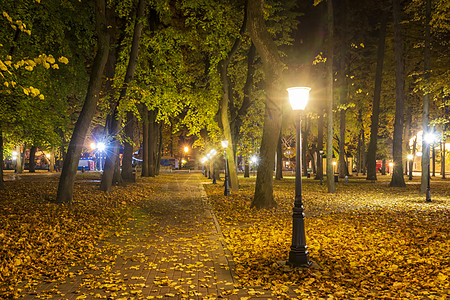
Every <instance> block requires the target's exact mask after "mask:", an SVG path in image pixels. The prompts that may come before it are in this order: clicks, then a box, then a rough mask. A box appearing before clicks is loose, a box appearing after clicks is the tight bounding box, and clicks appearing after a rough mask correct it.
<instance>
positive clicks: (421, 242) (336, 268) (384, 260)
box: [205, 176, 450, 299]
mask: <svg viewBox="0 0 450 300" xmlns="http://www.w3.org/2000/svg"><path fill="white" fill-rule="evenodd" d="M389 180H390V178H389V177H387V176H386V177H384V176H382V177H380V178H379V180H378V181H377V182H375V183H374V182H368V181H366V180H365V179H364V178H362V177H359V178H358V177H351V178H350V180H349V183H347V184H346V183H344V182H343V181H341V182H339V183H337V193H336V194H328V193H327V190H326V185H319V182H318V181H316V180H313V179H304V180H303V202H304V207H305V215H306V221H305V222H306V234H307V244H308V248H309V251H310V258H311V259H312V260H313V261H314V262H315V263H316V264H317V265H318V266H319V267H318V268H310V269H295V270H288V269H287V268H286V267H284V266H283V265H282V263H280V261H282V260H287V258H288V253H289V247H290V241H291V234H292V213H291V211H292V206H293V198H294V197H293V195H294V177H286V176H285V178H284V179H283V180H281V181H274V198H275V200H276V202H277V203H278V204H279V207H278V208H276V209H271V210H255V209H250V208H249V206H250V202H251V199H252V195H253V192H254V188H255V184H254V183H255V180H254V178H250V179H248V178H241V179H240V186H241V190H240V191H239V192H237V193H232V195H231V196H228V197H225V196H223V186H222V185H221V184H218V185H205V188H206V190H207V193H208V197H209V199H210V201H211V202H212V204H213V207H214V211H215V214H216V216H217V219H218V221H219V223H220V225H221V228H222V232H223V234H224V236H225V238H226V242H227V243H228V248H229V250H230V251H231V253H232V255H233V258H234V261H235V264H236V270H235V271H236V275H237V276H238V278H239V281H240V282H241V283H242V284H243V285H244V286H262V287H263V288H264V289H267V290H272V291H274V292H276V293H277V294H278V295H279V296H280V297H283V296H284V297H286V298H289V297H288V295H289V296H291V297H292V294H294V295H295V296H296V297H298V298H301V299H305V298H307V299H333V298H336V299H349V298H351V299H368V298H372V299H448V297H449V295H450V278H449V276H450V240H449V233H450V181H449V180H446V181H445V180H441V179H438V178H433V180H432V182H431V195H432V202H431V203H426V202H425V197H424V195H423V194H420V193H419V185H420V182H419V181H418V180H419V179H414V180H413V181H412V182H409V181H408V182H407V187H405V188H390V187H389V186H388V184H389Z"/></svg>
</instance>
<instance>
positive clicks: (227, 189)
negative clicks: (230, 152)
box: [222, 141, 230, 196]
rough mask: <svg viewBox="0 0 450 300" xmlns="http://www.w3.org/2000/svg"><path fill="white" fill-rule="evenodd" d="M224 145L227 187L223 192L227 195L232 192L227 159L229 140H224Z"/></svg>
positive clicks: (225, 184)
mask: <svg viewBox="0 0 450 300" xmlns="http://www.w3.org/2000/svg"><path fill="white" fill-rule="evenodd" d="M222 147H223V155H224V157H225V183H224V186H225V189H224V192H223V194H224V195H225V196H228V195H229V194H230V185H229V183H228V159H227V147H228V141H222Z"/></svg>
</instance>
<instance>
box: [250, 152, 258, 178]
mask: <svg viewBox="0 0 450 300" xmlns="http://www.w3.org/2000/svg"><path fill="white" fill-rule="evenodd" d="M250 159H251V162H252V164H253V176H255V167H256V163H257V162H258V158H257V157H256V156H255V155H253V156H252V157H251V158H250Z"/></svg>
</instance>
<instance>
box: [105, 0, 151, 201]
mask: <svg viewBox="0 0 450 300" xmlns="http://www.w3.org/2000/svg"><path fill="white" fill-rule="evenodd" d="M144 12H145V0H139V3H138V8H137V12H136V21H135V25H134V32H133V40H132V44H131V50H130V59H129V60H128V66H127V71H126V74H125V79H124V82H123V85H122V87H121V89H120V94H119V99H118V100H117V105H116V108H115V109H114V114H113V118H112V120H111V130H110V132H111V134H114V135H115V137H114V138H113V142H112V149H111V150H110V151H108V154H110V155H108V156H107V157H106V162H105V170H104V172H103V176H102V182H101V183H100V189H101V190H102V191H105V192H109V191H110V190H111V188H112V185H113V183H114V182H113V181H116V182H117V181H119V183H120V182H121V180H122V178H121V175H120V172H118V168H117V164H118V160H119V147H120V143H119V140H118V139H117V135H119V132H120V129H121V126H122V114H121V113H120V112H119V105H120V103H121V102H122V101H124V99H125V98H126V95H127V90H128V85H129V84H130V83H131V82H132V81H133V77H134V73H135V71H136V66H137V59H138V53H139V41H140V38H141V32H142V28H143V27H144V23H143V16H144ZM114 177H116V180H114Z"/></svg>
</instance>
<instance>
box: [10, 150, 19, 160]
mask: <svg viewBox="0 0 450 300" xmlns="http://www.w3.org/2000/svg"><path fill="white" fill-rule="evenodd" d="M11 154H12V159H13V160H16V159H17V155H18V154H17V152H16V151H13V152H12V153H11Z"/></svg>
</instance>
